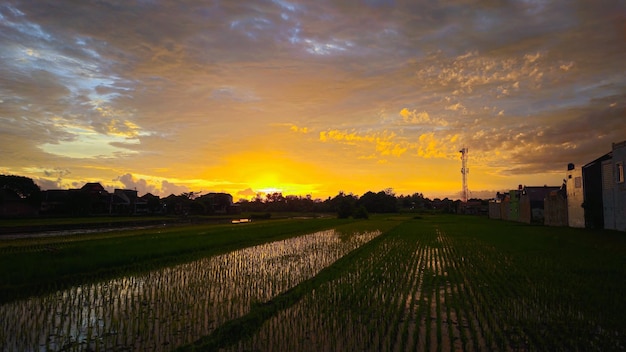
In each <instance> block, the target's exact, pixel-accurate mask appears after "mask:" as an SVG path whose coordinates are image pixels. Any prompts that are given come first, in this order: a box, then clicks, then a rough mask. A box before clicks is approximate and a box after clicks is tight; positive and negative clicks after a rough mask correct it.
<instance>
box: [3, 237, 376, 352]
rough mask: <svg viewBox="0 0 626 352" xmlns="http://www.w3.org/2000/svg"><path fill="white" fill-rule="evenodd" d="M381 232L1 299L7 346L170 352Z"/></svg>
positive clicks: (263, 248)
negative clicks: (5, 299) (10, 300)
mask: <svg viewBox="0 0 626 352" xmlns="http://www.w3.org/2000/svg"><path fill="white" fill-rule="evenodd" d="M378 235H380V231H370V232H362V233H351V234H343V233H340V232H337V231H335V230H326V231H319V232H316V233H312V234H309V235H304V236H299V237H294V238H290V239H286V240H281V241H275V242H271V243H266V244H262V245H258V246H253V247H248V248H244V249H240V250H235V251H232V252H229V253H226V254H223V255H216V256H211V257H208V258H204V259H201V260H197V261H193V262H190V263H186V264H182V265H177V266H173V267H167V268H163V269H159V270H155V271H151V272H148V273H145V274H142V275H140V276H124V277H120V278H117V279H114V280H109V281H105V282H99V283H91V284H87V285H82V286H80V285H79V286H74V287H71V288H69V289H67V290H62V291H57V292H55V293H53V294H49V295H44V296H41V297H31V298H28V299H25V300H18V301H15V302H11V303H7V304H3V305H1V306H0V317H2V320H1V321H0V341H3V344H2V350H3V351H35V350H45V351H48V350H50V351H59V350H63V351H84V350H102V351H105V350H106V351H108V350H146V351H168V350H170V349H171V348H172V347H173V346H180V345H184V344H188V343H191V342H193V341H194V340H195V339H197V338H199V337H201V336H203V335H206V334H209V333H211V332H212V331H213V330H214V329H215V328H216V327H217V326H219V325H220V324H222V323H224V322H225V321H228V320H231V319H235V318H237V317H240V316H243V315H245V314H247V313H248V312H249V310H250V307H251V306H252V305H253V304H258V303H262V302H265V301H267V300H269V299H271V298H272V297H274V296H275V295H277V294H278V293H280V292H283V291H285V290H288V289H289V288H291V287H293V286H295V285H297V284H298V283H299V282H301V281H303V280H306V279H308V278H310V277H312V276H315V274H316V273H317V272H318V271H320V270H321V269H322V268H324V267H326V266H328V265H330V264H331V263H333V262H334V261H335V260H337V259H338V258H340V257H342V256H343V255H345V254H346V253H347V252H349V251H351V250H353V249H354V248H356V247H358V246H360V245H362V244H363V243H366V242H368V241H369V240H371V239H372V238H374V237H376V236H378Z"/></svg>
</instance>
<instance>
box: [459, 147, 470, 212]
mask: <svg viewBox="0 0 626 352" xmlns="http://www.w3.org/2000/svg"><path fill="white" fill-rule="evenodd" d="M459 153H461V174H462V175H463V191H461V201H462V202H463V203H467V197H468V196H469V190H468V189H467V174H469V168H468V167H467V153H468V148H466V147H463V149H461V150H459Z"/></svg>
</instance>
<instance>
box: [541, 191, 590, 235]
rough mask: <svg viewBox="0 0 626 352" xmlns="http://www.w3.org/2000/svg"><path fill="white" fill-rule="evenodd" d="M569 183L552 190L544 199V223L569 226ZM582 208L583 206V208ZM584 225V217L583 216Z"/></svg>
mask: <svg viewBox="0 0 626 352" xmlns="http://www.w3.org/2000/svg"><path fill="white" fill-rule="evenodd" d="M566 188H567V185H564V186H563V187H561V189H559V190H558V191H552V192H550V193H549V194H548V195H547V196H546V198H545V199H544V200H543V208H544V209H543V216H544V225H546V226H568V216H569V214H568V203H567V190H566ZM581 209H582V208H581ZM583 225H584V217H583Z"/></svg>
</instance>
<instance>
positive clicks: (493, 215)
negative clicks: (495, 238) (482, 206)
mask: <svg viewBox="0 0 626 352" xmlns="http://www.w3.org/2000/svg"><path fill="white" fill-rule="evenodd" d="M508 196H509V195H508V193H500V192H498V193H496V197H495V198H494V199H491V200H490V201H489V218H490V219H506V218H507V217H506V216H504V217H503V213H504V212H505V209H504V204H503V203H504V202H508V201H509V200H508ZM506 211H507V214H508V209H507V210H506Z"/></svg>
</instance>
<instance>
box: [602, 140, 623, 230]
mask: <svg viewBox="0 0 626 352" xmlns="http://www.w3.org/2000/svg"><path fill="white" fill-rule="evenodd" d="M624 163H626V141H623V142H620V143H613V147H612V150H611V158H607V159H606V160H604V161H602V163H601V165H602V166H601V168H602V205H603V207H602V210H603V215H604V228H605V229H609V230H619V231H626V183H625V181H624Z"/></svg>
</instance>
